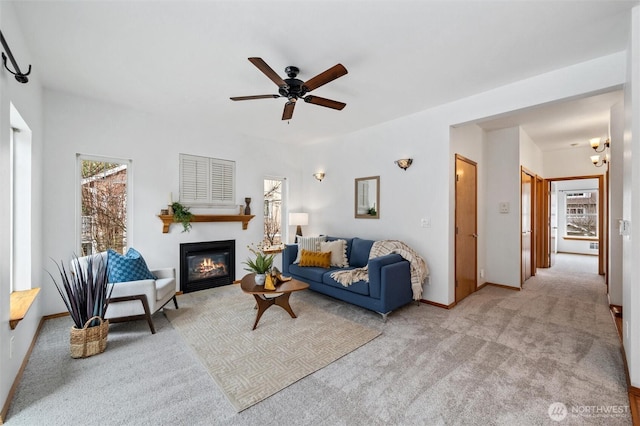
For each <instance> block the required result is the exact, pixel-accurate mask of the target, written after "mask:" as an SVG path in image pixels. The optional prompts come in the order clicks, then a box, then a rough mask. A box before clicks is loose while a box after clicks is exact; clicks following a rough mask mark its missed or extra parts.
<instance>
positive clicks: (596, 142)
mask: <svg viewBox="0 0 640 426" xmlns="http://www.w3.org/2000/svg"><path fill="white" fill-rule="evenodd" d="M601 140H602V139H601V138H593V139H589V143H590V144H591V148H593V150H594V151H595V152H603V151H604V150H605V149H607V148H609V146H610V145H611V141H610V140H609V139H607V140H605V141H604V144H603V145H602V149H601V150H598V147H599V146H600V141H601ZM591 161H593V157H591ZM594 164H595V163H594Z"/></svg>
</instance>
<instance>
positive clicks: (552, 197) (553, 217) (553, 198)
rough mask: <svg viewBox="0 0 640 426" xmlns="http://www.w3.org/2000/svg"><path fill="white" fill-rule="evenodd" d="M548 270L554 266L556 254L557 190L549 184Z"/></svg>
mask: <svg viewBox="0 0 640 426" xmlns="http://www.w3.org/2000/svg"><path fill="white" fill-rule="evenodd" d="M549 227H550V231H549V239H550V242H549V268H551V267H553V265H555V264H556V253H557V252H558V188H557V187H556V183H555V182H551V185H550V188H549Z"/></svg>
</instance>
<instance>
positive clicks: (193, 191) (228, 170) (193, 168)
mask: <svg viewBox="0 0 640 426" xmlns="http://www.w3.org/2000/svg"><path fill="white" fill-rule="evenodd" d="M235 175H236V163H235V161H230V160H221V159H219V158H208V157H199V156H197V155H188V154H180V202H181V203H183V204H186V205H198V206H217V207H235V206H236V204H235V198H236V197H235V186H236V185H235V180H236V179H235Z"/></svg>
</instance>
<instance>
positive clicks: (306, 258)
mask: <svg viewBox="0 0 640 426" xmlns="http://www.w3.org/2000/svg"><path fill="white" fill-rule="evenodd" d="M330 265H331V252H330V251H327V252H320V251H309V250H304V249H303V250H302V256H300V266H319V267H320V268H328V267H329V266H330Z"/></svg>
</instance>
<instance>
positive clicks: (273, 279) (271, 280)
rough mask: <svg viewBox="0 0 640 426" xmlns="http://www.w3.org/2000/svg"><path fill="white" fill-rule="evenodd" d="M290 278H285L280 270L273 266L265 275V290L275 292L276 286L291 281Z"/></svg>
mask: <svg viewBox="0 0 640 426" xmlns="http://www.w3.org/2000/svg"><path fill="white" fill-rule="evenodd" d="M291 280H292V278H291V277H285V276H283V275H282V273H281V272H280V270H279V269H278V268H276V267H275V266H274V267H273V268H271V271H270V272H269V273H268V274H267V279H266V281H265V284H264V289H265V290H275V289H276V286H277V285H278V284H280V283H284V282H287V281H291Z"/></svg>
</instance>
